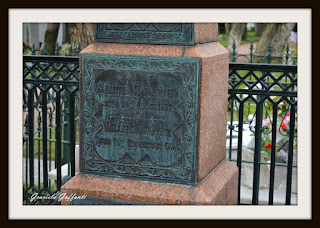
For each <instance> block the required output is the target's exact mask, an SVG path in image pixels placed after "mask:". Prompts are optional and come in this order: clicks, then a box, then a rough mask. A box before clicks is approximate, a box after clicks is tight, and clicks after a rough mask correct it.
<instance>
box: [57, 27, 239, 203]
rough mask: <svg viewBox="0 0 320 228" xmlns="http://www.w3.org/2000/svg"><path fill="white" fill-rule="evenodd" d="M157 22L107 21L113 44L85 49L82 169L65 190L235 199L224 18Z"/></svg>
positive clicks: (139, 197) (160, 199)
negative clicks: (220, 38)
mask: <svg viewBox="0 0 320 228" xmlns="http://www.w3.org/2000/svg"><path fill="white" fill-rule="evenodd" d="M108 26H109V27H108ZM110 26H111V27H110ZM123 26H124V27H123ZM134 26H136V27H134ZM137 26H138V27H137ZM148 26H150V25H149V24H133V25H132V24H123V25H122V24H120V25H119V24H116V25H115V26H112V24H111V25H109V24H104V25H103V26H102V28H101V27H99V25H98V26H97V35H96V39H97V41H103V42H106V41H109V42H108V43H101V42H95V43H93V44H91V45H89V46H88V47H87V48H85V49H84V50H83V51H82V52H81V53H80V62H81V77H80V93H81V110H82V111H81V117H80V121H81V136H80V161H81V162H80V174H78V175H76V176H75V177H73V178H72V179H71V180H70V181H69V182H67V183H66V184H65V185H63V186H62V188H61V191H62V192H63V193H66V194H67V195H71V194H77V195H87V196H88V197H95V198H101V199H109V200H119V201H127V202H136V203H142V204H218V205H222V204H236V203H237V184H238V183H237V182H238V179H237V176H238V169H237V167H236V166H235V165H234V164H232V163H231V162H229V161H228V160H226V159H225V145H226V143H225V142H226V127H225V125H226V121H227V96H228V71H229V53H228V51H227V50H226V49H225V48H224V47H222V46H221V45H220V44H219V43H218V42H216V37H217V24H191V25H190V24H186V25H184V24H182V25H181V24H180V25H179V24H178V25H177V26H176V25H175V24H172V25H170V26H168V25H164V24H159V25H156V26H154V27H152V28H151V27H148ZM179 26H180V27H179ZM114 28H117V29H118V30H117V31H114V30H112V29H114ZM155 28H156V29H158V30H156V31H155V30H154V29H155ZM160 28H162V29H163V31H161V32H160V33H159V31H160V30H159V29H160ZM169 28H170V29H171V30H170V31H169ZM190 28H191V30H188V29H190ZM121 29H124V30H126V29H127V30H130V29H131V30H130V31H127V32H122V30H121ZM139 29H143V31H142V33H141V34H140V33H139V31H137V30H139ZM148 29H149V30H150V31H151V32H150V31H149V30H148ZM119 31H120V32H119ZM157 32H158V33H157ZM179 32H180V33H181V34H180V33H179ZM190 33H191V38H190V37H189V36H190ZM160 35H161V36H160ZM101 37H107V38H101ZM114 37H117V39H118V41H119V43H115V42H116V41H117V39H115V38H114ZM128 37H129V38H128ZM132 37H133V38H132ZM141 37H142V38H141ZM159 37H161V39H160V40H159ZM177 37H179V39H180V38H181V39H180V40H179V39H177ZM134 38H136V39H138V38H139V39H138V40H135V41H134V40H132V39H134ZM153 38H154V39H156V41H155V43H157V42H159V43H160V44H154V41H152V39H153ZM166 38H167V40H166ZM126 39H129V41H128V42H127V41H126ZM150 39H151V40H150ZM172 39H173V40H172ZM160 41H161V42H160ZM134 42H135V43H134ZM143 42H147V44H146V43H143ZM170 42H171V43H172V44H170V45H168V44H167V43H170ZM174 42H176V43H174ZM150 43H152V44H150ZM164 43H165V44H166V45H164ZM130 104H131V105H130ZM157 121H158V122H157ZM69 203H70V201H67V200H63V201H62V204H69ZM84 204H85V203H84Z"/></svg>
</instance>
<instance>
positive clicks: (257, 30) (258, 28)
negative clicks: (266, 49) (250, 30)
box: [254, 23, 265, 36]
mask: <svg viewBox="0 0 320 228" xmlns="http://www.w3.org/2000/svg"><path fill="white" fill-rule="evenodd" d="M264 26H265V24H264V23H255V25H254V31H255V33H256V36H261V35H262V32H263V30H264Z"/></svg>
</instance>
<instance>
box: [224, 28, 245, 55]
mask: <svg viewBox="0 0 320 228" xmlns="http://www.w3.org/2000/svg"><path fill="white" fill-rule="evenodd" d="M246 26H247V24H246V23H232V25H231V30H230V32H229V35H228V46H227V49H228V50H229V51H230V53H232V52H233V49H232V45H233V41H234V42H235V44H236V52H237V51H238V48H239V46H240V41H241V38H242V35H243V33H244V31H245V29H246Z"/></svg>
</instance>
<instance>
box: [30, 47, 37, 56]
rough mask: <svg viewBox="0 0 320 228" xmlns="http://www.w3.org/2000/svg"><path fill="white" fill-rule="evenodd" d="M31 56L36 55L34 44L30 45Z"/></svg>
mask: <svg viewBox="0 0 320 228" xmlns="http://www.w3.org/2000/svg"><path fill="white" fill-rule="evenodd" d="M31 55H36V48H35V46H34V44H32V49H31Z"/></svg>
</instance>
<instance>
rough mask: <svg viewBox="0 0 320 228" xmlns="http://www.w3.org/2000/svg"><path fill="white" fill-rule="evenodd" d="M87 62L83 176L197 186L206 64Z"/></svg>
mask: <svg viewBox="0 0 320 228" xmlns="http://www.w3.org/2000/svg"><path fill="white" fill-rule="evenodd" d="M81 60H82V64H81V65H82V69H81V70H82V72H81V78H82V80H81V82H82V86H81V90H82V91H81V92H82V93H81V94H82V97H81V100H82V112H81V138H83V140H82V141H81V145H82V146H81V150H82V154H83V156H82V157H83V159H82V164H83V165H82V170H81V171H82V172H84V173H95V174H98V175H106V176H123V177H130V178H141V179H148V180H153V181H169V182H170V181H173V182H182V183H189V184H190V183H194V181H195V173H196V172H195V164H196V156H195V155H196V135H197V87H198V85H197V81H198V79H197V77H198V67H199V61H198V59H194V58H164V57H162V58H154V57H125V56H103V55H91V54H85V55H82V58H81Z"/></svg>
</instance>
